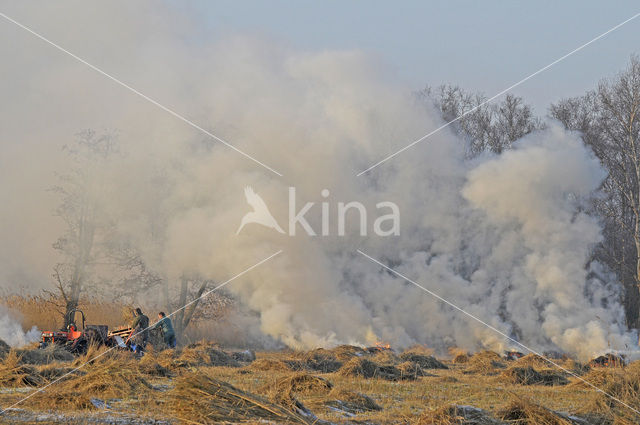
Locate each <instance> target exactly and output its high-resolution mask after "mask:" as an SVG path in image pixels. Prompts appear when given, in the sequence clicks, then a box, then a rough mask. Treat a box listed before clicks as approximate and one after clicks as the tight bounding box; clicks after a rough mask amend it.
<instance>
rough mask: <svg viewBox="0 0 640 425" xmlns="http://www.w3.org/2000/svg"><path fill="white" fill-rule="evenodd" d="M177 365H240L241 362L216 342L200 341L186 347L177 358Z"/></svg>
mask: <svg viewBox="0 0 640 425" xmlns="http://www.w3.org/2000/svg"><path fill="white" fill-rule="evenodd" d="M175 363H176V366H178V367H184V366H228V367H240V363H239V362H238V361H237V360H235V359H234V358H233V357H232V356H231V355H230V354H227V353H226V352H224V351H222V350H221V349H220V348H219V347H218V346H217V345H216V344H214V343H212V342H209V341H200V342H196V343H194V344H189V345H187V346H186V347H184V348H183V349H182V351H181V353H180V355H179V356H178V358H177V359H176V360H175Z"/></svg>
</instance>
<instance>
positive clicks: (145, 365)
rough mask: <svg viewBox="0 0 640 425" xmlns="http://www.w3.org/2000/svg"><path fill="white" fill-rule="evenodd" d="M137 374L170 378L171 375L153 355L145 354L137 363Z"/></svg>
mask: <svg viewBox="0 0 640 425" xmlns="http://www.w3.org/2000/svg"><path fill="white" fill-rule="evenodd" d="M138 372H139V373H141V374H143V375H150V376H164V377H171V376H173V373H172V372H171V370H170V369H169V368H167V367H164V366H162V365H161V364H160V362H159V361H158V358H157V356H156V355H155V353H147V354H145V355H144V356H142V358H141V359H140V360H139V361H138Z"/></svg>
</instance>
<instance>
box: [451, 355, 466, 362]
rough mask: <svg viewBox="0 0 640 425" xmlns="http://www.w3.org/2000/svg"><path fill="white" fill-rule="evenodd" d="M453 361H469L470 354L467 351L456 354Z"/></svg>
mask: <svg viewBox="0 0 640 425" xmlns="http://www.w3.org/2000/svg"><path fill="white" fill-rule="evenodd" d="M452 361H453V363H455V364H464V363H469V355H468V354H466V353H460V354H456V356H455V357H454V358H453V360H452Z"/></svg>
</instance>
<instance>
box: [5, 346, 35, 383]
mask: <svg viewBox="0 0 640 425" xmlns="http://www.w3.org/2000/svg"><path fill="white" fill-rule="evenodd" d="M44 383H45V380H44V378H43V377H42V375H40V373H39V372H38V370H37V369H36V368H35V367H33V366H30V365H25V364H23V363H22V361H21V359H20V356H19V355H18V354H17V353H16V352H15V351H13V350H11V351H9V354H7V355H6V357H5V358H4V360H3V361H2V363H0V386H1V387H24V386H28V387H37V386H39V385H42V384H44Z"/></svg>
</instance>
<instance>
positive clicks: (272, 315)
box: [0, 3, 630, 358]
mask: <svg viewBox="0 0 640 425" xmlns="http://www.w3.org/2000/svg"><path fill="white" fill-rule="evenodd" d="M121 6H122V7H121V8H120V9H118V8H116V7H113V6H110V5H101V6H100V7H99V8H95V7H92V8H91V9H89V8H88V7H85V6H83V5H82V4H81V3H75V4H73V3H72V4H71V6H70V7H68V8H67V7H63V8H61V9H57V8H56V9H54V8H53V6H49V5H39V6H38V9H37V10H35V9H34V8H30V7H28V6H25V5H16V4H8V5H7V7H6V9H7V12H8V13H10V14H12V15H13V16H14V17H15V18H17V19H19V20H22V21H24V22H25V23H27V24H30V25H32V26H33V27H34V28H35V29H36V30H38V31H42V32H43V33H46V34H47V35H48V36H50V37H51V38H52V39H55V41H57V42H59V43H60V44H61V45H64V46H65V47H67V48H68V49H69V50H71V51H73V52H75V53H77V54H79V55H80V56H82V57H85V58H86V59H87V60H89V61H90V62H92V63H95V64H96V65H97V66H100V67H102V68H104V69H105V70H106V71H107V72H110V73H113V74H114V75H117V76H119V77H120V78H122V79H123V80H125V81H126V82H127V83H128V84H131V85H132V86H134V87H136V88H137V89H139V90H140V91H142V92H144V93H146V94H149V95H150V96H152V97H153V98H155V99H157V100H158V101H160V102H162V103H164V104H166V105H169V106H170V107H171V108H173V109H175V110H176V111H179V112H180V113H182V114H184V115H185V116H187V117H189V118H190V119H192V120H193V121H195V122H197V123H199V124H201V125H203V126H204V127H205V128H207V129H211V131H212V132H214V133H215V134H217V135H219V136H221V137H223V138H224V139H226V140H228V141H229V142H230V143H232V144H234V146H237V147H238V148H240V149H242V150H244V151H245V152H247V153H249V154H250V155H252V156H254V157H255V158H257V159H258V160H260V161H261V162H264V163H265V164H268V165H269V166H271V167H273V168H275V169H277V170H278V171H280V172H282V173H283V174H284V177H283V178H280V177H278V176H276V175H275V174H273V173H271V172H269V171H267V170H265V169H263V168H261V167H260V166H258V165H256V164H255V163H254V162H252V161H249V160H247V159H246V158H244V157H242V156H241V155H239V154H238V153H236V152H234V151H233V150H231V149H229V148H227V147H225V146H223V145H221V144H220V143H217V142H215V141H212V140H210V139H209V138H207V137H206V136H204V135H202V134H201V133H199V132H197V131H195V130H194V129H192V128H190V127H188V126H186V125H185V124H184V123H182V122H180V121H178V120H176V119H174V118H173V117H171V116H170V115H168V114H166V112H163V111H161V110H159V109H158V108H156V107H154V106H153V105H150V104H149V103H147V102H145V101H143V100H142V99H140V98H138V97H136V96H134V95H132V94H131V93H130V92H127V91H126V90H124V89H121V88H120V87H117V86H114V84H113V82H111V81H109V80H107V79H105V78H104V77H102V76H100V75H97V74H96V73H95V72H93V71H91V70H89V69H87V68H86V67H85V66H83V65H81V64H79V63H77V62H75V61H73V60H72V59H70V58H69V57H67V56H64V55H62V54H61V53H59V52H56V51H54V50H52V49H51V47H50V46H46V45H44V44H43V43H42V42H39V41H37V40H34V39H33V37H32V36H30V35H28V34H25V33H24V31H21V30H19V29H17V28H14V27H11V26H8V25H3V26H1V27H0V32H1V33H2V37H3V39H8V38H11V39H14V40H15V43H14V44H12V45H11V46H9V45H8V44H7V43H2V47H1V48H2V53H3V55H4V57H10V58H12V61H11V62H10V63H8V64H7V72H6V76H5V78H3V79H2V81H0V86H1V87H2V90H3V93H7V94H8V95H7V96H6V97H5V99H10V100H9V101H7V100H5V101H3V102H2V103H1V105H2V106H1V109H0V116H2V117H3V120H5V121H3V123H2V128H3V134H2V136H1V137H2V150H3V152H2V156H1V157H0V161H1V164H0V165H2V172H3V177H4V178H3V179H2V180H1V181H2V182H3V183H2V186H1V187H0V191H1V194H2V199H3V200H4V201H5V203H4V204H5V208H3V210H2V213H1V214H2V220H3V223H8V225H6V226H3V228H2V229H1V230H0V236H1V237H2V240H4V241H12V242H11V243H8V244H6V245H5V246H4V247H3V248H2V251H0V262H1V263H2V265H3V270H4V271H3V277H2V279H3V281H4V282H5V286H8V285H12V286H14V285H16V283H17V282H21V283H24V284H25V285H27V286H28V287H29V288H37V287H41V286H44V285H47V284H48V280H47V276H48V275H49V274H50V270H51V266H52V264H53V263H54V262H55V260H56V259H55V257H54V255H53V252H52V250H51V245H50V244H51V242H52V241H53V240H55V238H56V237H57V236H58V234H59V232H60V228H61V223H60V221H58V219H55V218H52V216H51V214H50V213H51V210H52V208H53V205H55V197H53V195H51V194H50V193H48V192H46V191H45V189H46V188H47V187H48V186H49V185H50V183H51V178H52V175H53V171H54V170H60V169H64V168H65V167H67V166H68V164H66V163H65V160H64V158H63V157H62V156H61V155H60V154H59V147H60V146H61V145H63V144H65V143H68V142H70V141H71V139H72V138H73V134H74V133H76V132H77V131H78V130H79V129H83V128H96V129H98V130H100V129H102V128H107V129H118V131H117V137H118V140H119V142H120V145H121V146H122V148H123V151H124V152H125V154H123V155H122V157H121V158H119V159H118V161H117V162H115V163H109V164H108V165H105V167H104V169H103V170H100V171H99V173H98V175H99V176H100V178H101V181H102V183H103V184H101V185H100V191H99V193H96V197H99V198H100V199H101V202H102V205H104V214H105V215H106V216H108V217H110V218H111V219H113V220H114V221H115V222H116V223H117V230H118V233H119V234H121V235H123V237H126V238H127V239H128V240H129V242H131V243H133V244H134V245H135V246H137V247H139V249H140V250H141V251H142V252H143V253H144V257H145V260H146V261H147V263H148V264H149V265H150V267H153V268H154V269H155V270H157V271H159V272H160V273H161V274H162V275H163V276H165V277H166V278H167V279H169V281H170V282H172V283H177V281H178V279H179V277H180V276H183V275H190V274H193V275H199V276H202V277H206V278H209V279H213V280H215V281H217V282H222V281H225V280H227V279H229V277H231V276H233V275H235V274H237V273H239V272H241V271H242V270H244V269H245V268H247V267H249V266H251V265H253V264H255V263H256V262H258V261H260V260H261V259H263V258H265V257H267V256H269V255H271V254H273V253H274V252H276V251H278V250H280V249H282V250H283V254H281V255H279V256H277V257H276V258H274V259H273V260H271V261H269V262H268V263H266V264H264V265H262V266H260V267H259V268H257V269H255V270H253V271H251V272H250V273H248V274H246V275H244V276H242V277H241V278H239V279H237V280H236V281H234V282H232V283H230V284H229V285H228V287H227V288H228V290H229V291H230V292H232V293H233V294H234V295H235V296H237V297H238V298H239V299H240V300H241V301H242V303H243V304H244V305H245V306H246V307H247V308H249V309H251V310H253V311H254V312H256V313H257V314H258V315H259V319H260V325H259V326H260V330H261V332H263V333H264V334H266V335H269V336H272V337H274V338H276V339H279V340H281V341H283V342H284V343H286V344H287V345H289V346H292V347H306V348H308V347H315V346H329V345H335V344H339V343H353V344H371V343H373V342H375V341H385V342H389V343H391V344H393V345H395V346H398V347H403V346H408V345H411V344H414V343H421V344H426V345H428V346H431V347H434V348H437V349H440V350H444V349H445V348H447V347H449V346H454V345H455V346H459V347H462V348H465V349H472V350H474V349H479V348H492V349H496V350H499V349H503V348H507V347H509V346H510V344H509V342H508V341H505V339H504V338H502V337H501V336H500V335H498V334H495V333H494V332H492V331H491V330H489V329H487V328H485V327H483V326H481V325H479V324H478V323H476V322H474V321H472V320H470V319H469V318H468V317H465V316H463V315H461V314H460V313H459V312H456V311H455V310H453V309H451V308H450V307H447V306H446V305H443V304H442V303H440V302H439V301H437V300H435V299H433V298H432V297H431V296H430V295H429V294H427V293H425V292H423V291H421V290H420V289H418V288H416V287H415V286H412V285H410V284H407V283H406V282H404V281H402V280H401V279H398V278H395V277H394V276H392V275H391V274H389V273H387V272H383V271H381V268H380V267H378V266H376V265H375V264H374V263H372V262H370V261H369V260H367V259H366V258H364V257H362V256H360V255H359V254H357V253H356V249H362V250H363V251H364V252H366V253H368V254H370V255H372V256H373V257H375V258H378V259H380V260H381V261H384V262H385V263H387V264H389V265H390V266H392V267H394V268H395V269H397V270H398V271H399V272H401V273H403V274H405V275H406V276H408V277H410V278H411V279H414V280H415V281H417V282H419V283H420V284H421V285H424V286H425V287H426V288H428V289H430V290H432V291H434V292H436V293H438V294H439V295H441V296H442V297H444V298H446V299H448V300H449V301H451V302H452V303H454V304H456V305H458V306H459V307H461V308H463V309H465V310H466V311H468V312H469V313H471V314H473V315H475V316H477V317H478V318H480V319H482V320H483V321H486V322H487V323H490V324H491V325H492V326H495V327H496V328H498V329H501V330H503V331H504V332H505V333H508V334H510V335H513V336H514V337H516V338H518V339H519V340H521V341H522V342H523V343H525V344H527V345H530V346H531V347H532V348H535V349H539V350H543V349H559V350H563V351H566V352H570V353H573V354H575V355H577V356H579V357H581V358H585V357H588V356H591V355H593V354H596V353H599V352H602V351H604V350H606V349H607V348H608V347H611V348H619V349H622V348H625V346H626V345H628V344H629V343H630V337H629V336H628V335H626V334H625V331H624V326H623V323H624V321H623V317H622V311H623V309H622V307H621V306H620V305H619V303H618V296H619V294H617V293H616V291H615V289H614V288H616V285H615V281H614V277H613V276H611V275H610V274H609V273H608V272H607V271H606V270H605V269H603V267H602V266H601V265H599V264H595V263H590V262H589V257H590V251H591V249H592V248H593V246H594V245H595V244H596V243H598V241H599V240H600V238H601V234H600V231H601V229H600V227H599V224H598V220H597V218H596V217H591V216H589V215H588V214H586V213H584V212H583V211H584V208H583V206H584V202H586V201H587V200H588V198H589V197H590V196H593V194H594V191H595V190H597V188H598V185H599V183H600V181H601V180H602V179H603V177H604V173H603V170H602V169H601V167H600V166H599V164H598V162H597V161H596V160H595V159H594V158H593V156H592V155H591V153H590V152H589V150H588V149H586V148H585V147H584V146H583V145H582V144H581V143H580V141H579V140H578V138H577V136H576V135H572V134H567V133H565V132H563V131H562V130H560V129H559V128H557V127H555V126H553V125H552V126H551V127H550V129H549V130H547V131H545V132H543V133H539V134H535V135H532V136H530V137H527V138H526V139H524V140H520V141H518V142H517V143H516V146H517V148H516V149H514V150H513V151H509V152H506V153H504V154H503V155H501V156H498V157H495V156H485V157H481V158H478V159H476V160H473V161H468V160H465V156H464V142H463V141H461V140H460V139H458V138H457V137H456V136H455V135H453V134H452V133H451V132H449V131H446V130H445V131H442V132H440V133H438V134H436V135H434V136H433V137H431V138H429V139H428V140H426V141H424V142H423V143H421V144H419V145H417V146H415V147H413V148H412V149H411V150H408V151H407V152H405V153H403V154H400V155H398V156H397V157H395V158H393V159H392V160H390V161H389V162H388V163H385V164H383V165H381V166H380V167H378V168H376V169H374V170H372V171H371V172H370V173H367V174H365V175H363V176H361V177H356V174H357V173H358V172H360V171H362V170H363V169H365V168H367V167H369V166H370V165H372V164H373V163H375V162H377V161H378V160H379V159H381V158H382V157H384V156H385V155H387V154H390V153H392V152H394V151H395V150H397V149H399V148H401V147H403V146H404V145H406V144H408V143H409V142H410V141H412V140H415V139H417V138H418V137H420V136H422V135H424V134H426V133H428V132H429V131H431V130H433V129H434V128H437V127H438V126H440V125H441V124H442V122H441V120H440V118H439V115H438V113H437V112H436V111H435V110H433V109H431V108H429V107H425V106H424V105H419V104H417V103H416V102H415V99H414V97H413V96H412V95H411V90H410V89H409V88H407V87H404V86H402V85H399V84H396V83H393V82H392V81H393V80H394V78H393V75H389V74H388V73H387V72H386V71H385V67H384V66H382V65H381V64H380V63H377V62H376V61H375V60H373V59H372V58H370V57H368V56H367V55H365V54H363V53H361V52H357V51H322V52H298V51H293V50H292V49H289V48H287V47H283V46H281V45H279V44H278V43H275V42H271V41H269V40H266V41H265V40H256V39H254V38H250V37H241V36H234V35H230V36H228V37H226V38H225V39H223V40H217V41H215V42H209V41H207V37H206V36H204V37H201V38H198V39H197V40H195V41H194V40H192V39H191V38H190V37H193V36H192V34H194V33H195V32H197V31H198V30H201V31H202V32H203V34H205V35H206V30H205V29H204V27H203V26H202V23H200V22H199V21H198V20H197V19H195V18H192V17H188V16H184V15H181V14H180V13H179V12H177V11H175V10H170V9H163V8H162V7H160V6H158V5H157V4H153V5H152V4H149V3H136V4H135V5H133V4H130V3H124V4H122V5H121ZM127 13H131V14H135V15H136V16H148V17H149V19H148V21H145V22H141V21H139V20H135V21H127V20H122V19H121V17H122V16H124V15H126V14H127ZM52 17H57V18H56V19H53V18H52ZM58 18H59V19H58ZM69 22H73V23H74V24H76V27H75V28H74V30H73V31H67V25H64V23H69ZM167 23H170V25H168V24H167ZM167 28H170V29H167ZM78 31H82V36H81V37H80V36H78ZM125 47H126V48H125ZM26 52H29V53H28V54H27V53H26ZM247 185H250V186H252V187H253V188H254V189H255V190H256V192H257V193H258V194H259V195H260V196H262V198H263V199H264V200H265V201H266V202H267V204H268V205H269V208H270V210H271V213H272V214H273V215H274V217H275V218H276V219H277V220H278V222H279V223H280V225H281V226H283V227H284V228H285V229H286V222H287V217H288V204H287V200H288V198H287V197H288V189H289V187H295V188H296V193H297V202H298V205H299V206H298V208H300V207H301V206H302V205H303V204H304V203H306V202H315V203H316V205H315V206H314V207H313V208H312V209H311V211H310V212H309V214H307V218H308V219H309V222H310V224H311V225H312V227H313V228H314V229H315V230H316V232H317V233H319V229H320V228H321V221H322V211H321V207H320V203H322V202H327V203H328V205H329V224H330V229H331V232H330V233H331V235H329V236H325V237H320V236H317V237H309V236H307V235H306V234H305V233H304V232H303V231H302V229H301V228H298V231H297V235H296V236H295V237H292V236H288V235H282V234H279V233H277V232H275V231H273V230H269V229H266V228H262V227H260V226H257V225H249V226H247V227H246V228H245V229H244V230H243V232H242V233H241V234H240V235H236V234H235V231H236V229H237V228H238V225H239V223H240V219H241V218H242V216H243V215H244V214H245V213H246V212H248V211H249V207H248V205H247V204H246V202H245V199H244V194H243V188H244V187H245V186H247ZM323 189H328V190H329V191H330V195H329V196H328V197H327V198H326V199H325V198H323V197H322V196H321V191H322V190H323ZM349 201H359V202H362V203H363V204H364V205H366V207H367V213H368V219H369V223H368V229H369V236H367V237H361V236H360V235H359V227H358V221H357V220H356V217H355V215H351V216H349V220H348V221H347V235H346V236H345V237H339V236H337V227H336V226H337V224H336V220H337V212H336V208H337V203H338V202H349ZM382 201H392V202H395V203H396V204H397V205H398V206H399V208H400V212H401V226H400V235H399V236H393V237H378V236H376V235H375V234H373V232H372V231H371V229H372V222H373V220H374V219H375V218H376V217H377V214H378V212H377V210H376V207H375V205H376V203H378V202H382ZM585 265H586V266H585ZM5 266H6V267H5ZM603 300H606V304H605V303H603Z"/></svg>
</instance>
